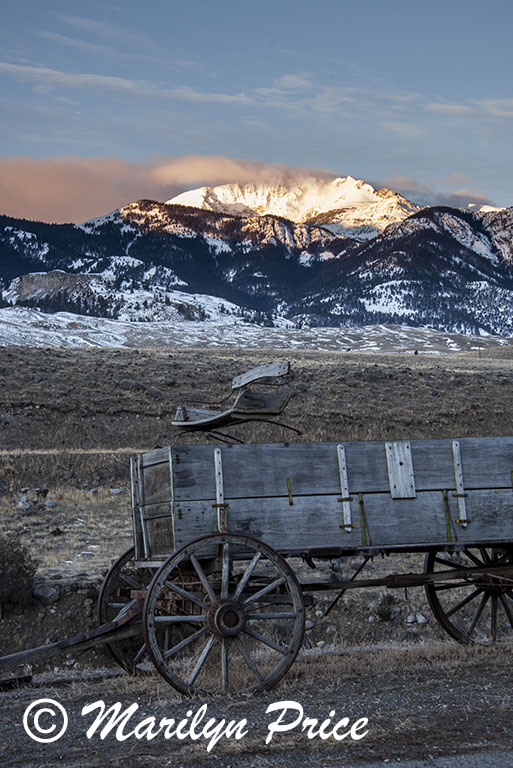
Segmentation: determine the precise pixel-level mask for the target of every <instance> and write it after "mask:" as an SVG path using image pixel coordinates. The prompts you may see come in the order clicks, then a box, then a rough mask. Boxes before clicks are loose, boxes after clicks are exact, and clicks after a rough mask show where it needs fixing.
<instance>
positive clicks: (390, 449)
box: [385, 440, 415, 499]
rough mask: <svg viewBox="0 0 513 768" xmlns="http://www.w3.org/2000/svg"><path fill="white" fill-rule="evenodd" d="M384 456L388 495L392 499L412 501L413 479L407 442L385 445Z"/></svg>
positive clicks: (409, 449)
mask: <svg viewBox="0 0 513 768" xmlns="http://www.w3.org/2000/svg"><path fill="white" fill-rule="evenodd" d="M385 455H386V459H387V468H388V484H389V486H390V495H391V496H392V498H393V499H414V498H415V477H414V474H413V464H412V459H411V448H410V443H409V442H408V441H407V440H400V441H396V442H393V443H385Z"/></svg>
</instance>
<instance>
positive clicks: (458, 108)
mask: <svg viewBox="0 0 513 768" xmlns="http://www.w3.org/2000/svg"><path fill="white" fill-rule="evenodd" d="M424 109H425V110H426V112H439V113H440V114H443V115H468V114H469V113H470V112H473V111H474V109H473V107H469V106H468V105H467V104H446V103H442V102H435V103H433V104H425V105H424Z"/></svg>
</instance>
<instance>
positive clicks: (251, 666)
mask: <svg viewBox="0 0 513 768" xmlns="http://www.w3.org/2000/svg"><path fill="white" fill-rule="evenodd" d="M235 645H236V646H237V648H238V649H239V651H240V654H241V656H242V658H243V659H244V661H245V662H246V664H247V665H248V667H249V669H250V670H251V671H252V672H253V674H254V675H255V677H256V679H257V680H263V679H264V678H263V677H262V675H261V674H260V672H259V671H258V669H257V667H256V664H255V662H254V661H253V659H252V658H251V656H250V655H249V653H248V650H247V648H246V646H245V645H244V643H243V642H242V638H241V636H240V635H237V637H236V638H235Z"/></svg>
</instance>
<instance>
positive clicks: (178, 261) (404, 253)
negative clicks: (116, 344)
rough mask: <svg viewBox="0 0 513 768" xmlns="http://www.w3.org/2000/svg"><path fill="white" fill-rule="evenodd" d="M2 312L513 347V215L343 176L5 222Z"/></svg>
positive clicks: (0, 232)
mask: <svg viewBox="0 0 513 768" xmlns="http://www.w3.org/2000/svg"><path fill="white" fill-rule="evenodd" d="M0 279H1V281H2V285H1V288H2V295H1V303H2V306H4V307H8V306H12V305H18V306H25V307H38V308H39V309H41V310H43V311H46V312H56V311H67V312H74V313H76V314H82V315H93V316H99V317H109V318H119V319H121V320H128V321H133V320H136V321H148V320H172V321H176V320H181V319H182V320H198V321H202V320H208V319H211V320H215V321H224V322H226V323H231V324H233V323H240V322H242V321H246V322H255V323H258V324H261V325H269V326H270V325H274V326H281V327H285V328H286V327H301V326H303V327H315V326H317V327H318V326H361V325H370V324H376V323H392V324H403V325H410V326H430V327H433V328H437V329H440V330H444V331H455V332H465V333H481V334H483V333H485V334H498V335H513V208H505V209H493V208H483V209H481V210H477V211H476V210H466V209H459V208H449V207H440V206H439V207H422V206H420V205H417V204H415V203H413V202H411V201H409V200H407V199H406V198H404V197H403V196H402V195H400V194H398V193H397V192H394V191H393V190H389V189H379V190H375V189H374V188H373V187H372V186H371V185H370V184H367V183H365V182H364V181H361V180H356V179H353V178H352V177H350V176H349V177H345V178H338V179H335V180H325V179H308V178H305V179H302V180H297V179H290V180H289V181H281V182H280V183H268V184H246V185H238V184H227V185H223V186H220V187H203V188H201V189H197V190H192V191H189V192H184V193H183V194H181V195H178V196H177V197H174V198H172V199H171V200H168V201H167V202H165V203H160V202H157V201H152V200H139V201H136V202H133V203H130V204H128V205H125V206H123V207H122V208H119V209H117V210H115V211H113V212H111V213H109V214H106V215H105V216H102V217H100V218H97V219H94V220H91V221H88V222H85V223H83V224H80V225H73V224H64V225H63V224H60V225H57V224H45V223H42V222H33V221H26V220H23V219H14V218H12V217H7V216H0Z"/></svg>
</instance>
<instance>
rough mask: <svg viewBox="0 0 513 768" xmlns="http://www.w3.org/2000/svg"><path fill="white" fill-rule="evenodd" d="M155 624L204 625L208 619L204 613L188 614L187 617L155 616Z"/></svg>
mask: <svg viewBox="0 0 513 768" xmlns="http://www.w3.org/2000/svg"><path fill="white" fill-rule="evenodd" d="M154 620H155V624H160V625H162V624H164V625H169V624H204V623H205V622H206V620H207V617H206V616H205V614H204V613H201V614H195V613H191V614H187V615H186V616H155V619H154Z"/></svg>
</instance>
